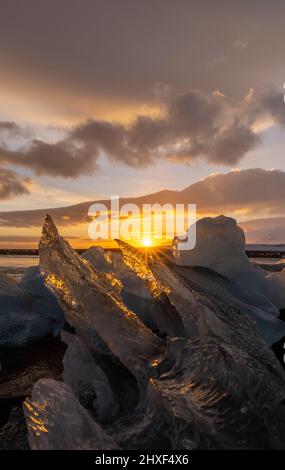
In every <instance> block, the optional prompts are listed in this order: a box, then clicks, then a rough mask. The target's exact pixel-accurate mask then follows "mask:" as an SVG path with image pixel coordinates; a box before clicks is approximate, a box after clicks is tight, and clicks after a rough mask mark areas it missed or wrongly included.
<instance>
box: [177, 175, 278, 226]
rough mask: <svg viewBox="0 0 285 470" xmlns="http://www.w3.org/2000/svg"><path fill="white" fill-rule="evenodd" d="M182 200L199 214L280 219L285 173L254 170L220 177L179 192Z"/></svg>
mask: <svg viewBox="0 0 285 470" xmlns="http://www.w3.org/2000/svg"><path fill="white" fill-rule="evenodd" d="M179 199H180V200H183V202H186V201H190V202H193V203H195V204H197V205H198V211H213V212H221V213H222V212H225V211H242V210H243V211H244V213H245V214H246V215H247V216H248V217H249V216H250V217H252V216H255V212H256V211H260V212H262V213H263V214H264V215H265V214H267V215H278V214H280V213H283V212H284V210H285V172H284V171H281V170H264V169H261V168H252V169H248V170H238V171H230V172H229V173H226V174H222V173H217V174H214V175H211V176H208V177H207V178H204V179H203V180H201V181H198V182H197V183H194V184H192V185H191V186H189V188H186V189H185V190H184V191H182V192H180V195H179Z"/></svg>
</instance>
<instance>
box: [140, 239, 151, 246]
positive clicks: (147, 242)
mask: <svg viewBox="0 0 285 470" xmlns="http://www.w3.org/2000/svg"><path fill="white" fill-rule="evenodd" d="M142 244H143V246H145V247H149V246H151V245H152V241H151V239H150V238H143V240H142Z"/></svg>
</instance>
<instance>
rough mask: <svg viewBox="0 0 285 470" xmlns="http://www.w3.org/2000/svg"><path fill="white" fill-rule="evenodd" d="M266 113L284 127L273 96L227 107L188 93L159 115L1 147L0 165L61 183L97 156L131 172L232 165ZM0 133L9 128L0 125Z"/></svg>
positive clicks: (92, 166)
mask: <svg viewBox="0 0 285 470" xmlns="http://www.w3.org/2000/svg"><path fill="white" fill-rule="evenodd" d="M268 114H270V115H271V116H272V118H273V120H274V121H275V123H276V124H277V125H284V124H285V104H284V101H283V97H282V96H280V94H279V93H273V92H270V93H269V94H267V95H264V96H262V98H261V99H260V100H259V101H254V100H252V90H251V91H250V94H248V95H246V98H245V99H243V100H241V101H240V102H239V103H236V102H235V103H231V102H229V100H227V99H226V98H225V97H221V96H220V95H219V94H217V93H214V94H203V93H201V92H199V91H196V92H193V91H192V92H189V93H186V94H183V95H179V96H177V97H174V98H173V99H172V100H170V101H167V102H166V103H164V106H163V107H162V109H161V115H160V116H158V117H150V116H137V118H136V119H135V120H134V121H133V122H132V123H131V124H130V125H123V124H120V123H115V122H108V121H100V120H96V119H89V120H87V121H85V122H83V123H81V124H79V125H77V126H75V127H72V128H70V129H69V130H67V131H66V135H65V137H64V138H63V139H62V140H60V141H58V142H55V143H49V142H44V141H42V140H32V141H30V142H29V141H28V142H27V143H26V145H24V146H22V147H20V148H18V149H17V150H14V149H10V148H8V146H7V145H5V144H4V143H2V146H1V147H0V162H2V164H6V165H7V164H12V165H18V166H23V167H26V168H30V169H31V170H33V171H34V172H35V173H36V174H38V175H50V176H55V177H63V178H76V177H78V176H80V175H83V174H92V173H93V172H94V170H96V168H98V159H99V157H100V156H101V155H104V156H105V157H107V158H108V159H109V160H110V161H112V162H115V163H119V164H125V165H128V166H132V167H146V166H147V165H151V164H153V163H154V162H155V161H157V160H158V159H165V158H167V159H169V160H171V161H173V162H176V163H184V164H185V163H189V164H190V163H192V162H193V160H195V159H197V158H201V157H202V158H204V159H205V160H206V161H208V162H210V163H212V164H217V165H225V166H233V165H236V164H237V163H239V162H240V160H241V159H242V158H243V157H244V155H245V154H246V153H247V152H249V151H250V150H252V149H254V148H255V146H256V145H257V144H258V143H259V142H260V137H259V135H258V134H257V133H256V132H255V131H254V124H255V122H256V120H258V119H260V118H262V117H264V116H267V115H268ZM1 128H3V129H11V130H13V129H14V128H15V127H14V125H13V123H2V124H1V123H0V131H1ZM17 132H18V133H19V134H20V133H21V129H18V128H17ZM23 132H24V131H23Z"/></svg>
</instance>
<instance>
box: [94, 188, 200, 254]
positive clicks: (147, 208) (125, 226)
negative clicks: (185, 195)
mask: <svg viewBox="0 0 285 470" xmlns="http://www.w3.org/2000/svg"><path fill="white" fill-rule="evenodd" d="M88 216H89V217H91V218H92V220H91V222H90V223H89V226H88V234H89V237H90V238H91V239H92V240H115V239H122V240H126V241H132V240H133V241H139V243H140V244H142V245H145V246H150V245H152V244H155V243H156V242H159V243H164V242H167V241H170V240H173V239H174V238H175V237H176V249H178V250H182V249H183V250H185V249H187V250H192V249H193V248H195V246H196V204H175V205H173V204H171V203H165V204H163V205H161V204H157V203H156V204H143V205H142V206H141V207H139V206H138V205H137V204H134V203H128V204H123V205H122V206H121V207H120V199H119V196H111V198H110V204H109V208H108V207H107V206H106V205H105V204H101V203H94V204H92V205H91V206H90V207H89V211H88ZM189 227H191V229H190V230H188V228H189ZM180 237H182V238H183V241H182V240H181V243H180V241H179V240H180Z"/></svg>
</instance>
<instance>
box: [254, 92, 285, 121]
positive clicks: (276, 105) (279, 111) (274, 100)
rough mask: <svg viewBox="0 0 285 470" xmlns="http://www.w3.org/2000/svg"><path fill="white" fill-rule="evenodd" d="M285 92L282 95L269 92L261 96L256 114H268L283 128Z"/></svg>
mask: <svg viewBox="0 0 285 470" xmlns="http://www.w3.org/2000/svg"><path fill="white" fill-rule="evenodd" d="M284 97H285V90H284V93H278V92H276V91H270V92H268V93H267V94H265V95H263V96H262V99H261V103H260V106H259V107H258V109H257V112H258V111H259V112H260V113H263V112H266V111H267V112H268V113H269V114H270V115H271V116H272V117H273V119H274V120H275V121H276V122H277V123H278V124H280V125H281V126H285V102H284V101H285V98H284Z"/></svg>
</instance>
